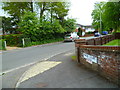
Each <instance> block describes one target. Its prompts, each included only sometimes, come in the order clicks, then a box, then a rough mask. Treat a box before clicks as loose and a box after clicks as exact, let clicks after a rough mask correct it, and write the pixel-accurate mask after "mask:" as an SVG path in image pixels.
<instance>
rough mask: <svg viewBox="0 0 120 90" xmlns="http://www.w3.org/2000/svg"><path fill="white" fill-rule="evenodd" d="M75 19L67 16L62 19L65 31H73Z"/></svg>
mask: <svg viewBox="0 0 120 90" xmlns="http://www.w3.org/2000/svg"><path fill="white" fill-rule="evenodd" d="M75 25H76V20H75V19H70V18H67V20H64V22H63V28H64V29H65V30H66V32H73V30H75V28H76V27H75Z"/></svg>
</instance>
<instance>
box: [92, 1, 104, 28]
mask: <svg viewBox="0 0 120 90" xmlns="http://www.w3.org/2000/svg"><path fill="white" fill-rule="evenodd" d="M105 4H106V2H99V3H95V6H94V7H95V9H94V10H93V11H92V14H91V15H92V18H93V22H92V25H93V26H94V28H95V29H101V30H102V29H103V28H104V27H103V26H104V25H103V18H102V15H103V12H104V9H103V7H104V5H105Z"/></svg>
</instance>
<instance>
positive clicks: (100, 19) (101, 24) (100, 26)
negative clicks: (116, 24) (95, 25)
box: [100, 11, 102, 33]
mask: <svg viewBox="0 0 120 90" xmlns="http://www.w3.org/2000/svg"><path fill="white" fill-rule="evenodd" d="M100 32H101V33H102V18H101V11H100Z"/></svg>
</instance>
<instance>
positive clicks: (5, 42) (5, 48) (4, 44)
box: [4, 41, 7, 49]
mask: <svg viewBox="0 0 120 90" xmlns="http://www.w3.org/2000/svg"><path fill="white" fill-rule="evenodd" d="M4 45H5V49H6V47H7V44H6V41H4Z"/></svg>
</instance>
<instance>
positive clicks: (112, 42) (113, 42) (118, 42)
mask: <svg viewBox="0 0 120 90" xmlns="http://www.w3.org/2000/svg"><path fill="white" fill-rule="evenodd" d="M103 46H120V39H116V40H113V41H110V42H109V43H106V44H104V45H103Z"/></svg>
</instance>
